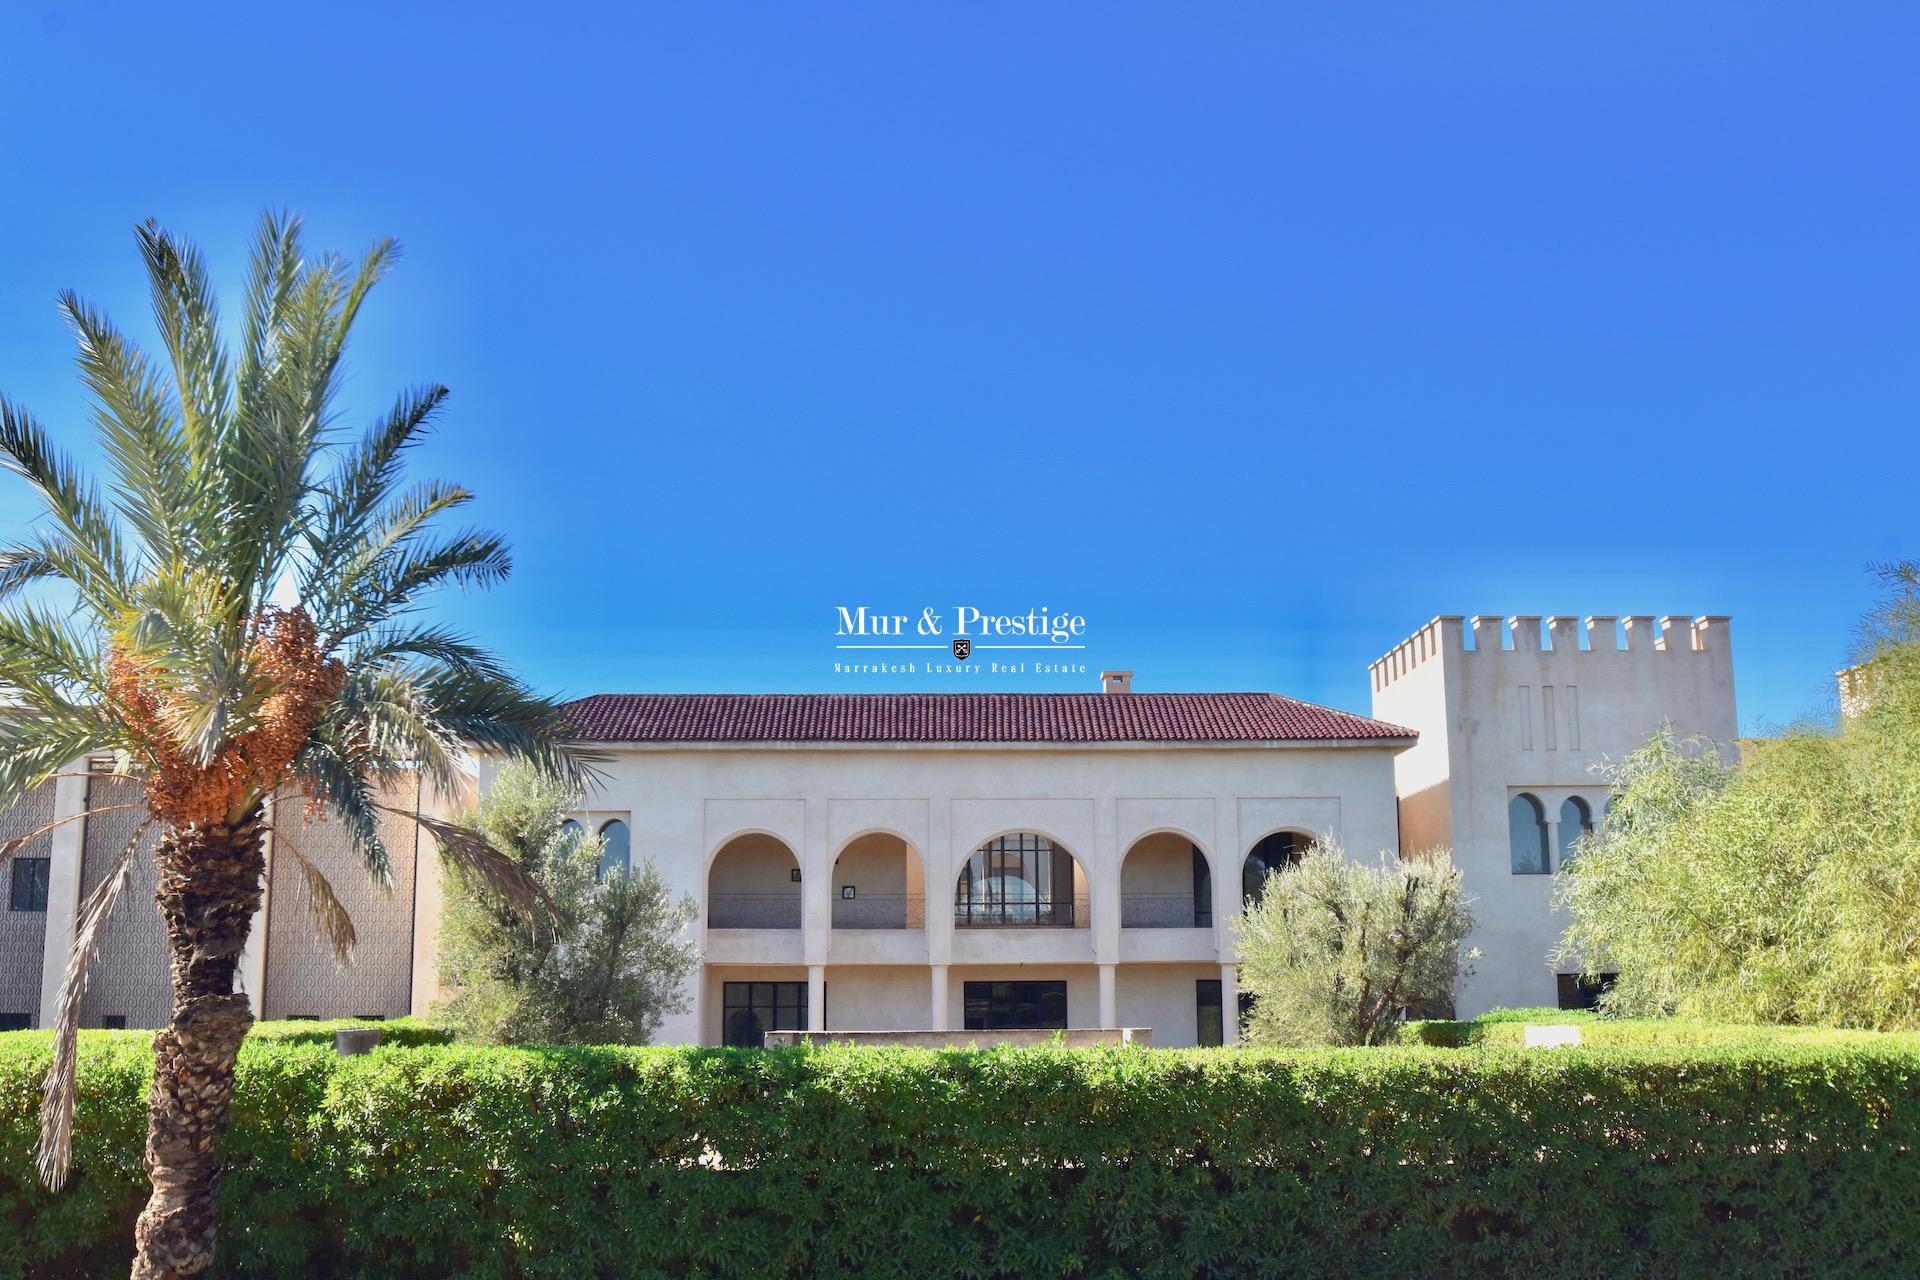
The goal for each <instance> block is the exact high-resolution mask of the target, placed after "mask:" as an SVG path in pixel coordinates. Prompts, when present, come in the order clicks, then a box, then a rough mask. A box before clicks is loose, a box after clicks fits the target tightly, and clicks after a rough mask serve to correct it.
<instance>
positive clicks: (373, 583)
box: [303, 481, 473, 634]
mask: <svg viewBox="0 0 1920 1280" xmlns="http://www.w3.org/2000/svg"><path fill="white" fill-rule="evenodd" d="M472 500H473V495H472V494H471V493H469V492H468V491H467V490H465V489H462V488H460V487H459V486H458V485H449V484H443V483H440V482H438V481H428V482H427V483H425V484H422V485H418V486H416V487H414V488H413V489H411V490H409V491H408V492H406V493H404V494H401V495H400V496H399V497H397V498H395V499H393V500H392V501H390V502H388V503H386V504H385V505H383V506H382V507H381V508H380V509H379V510H378V511H376V512H374V513H371V515H370V516H369V517H367V518H365V519H363V520H362V522H361V527H360V528H359V529H358V530H357V531H355V532H354V534H353V535H352V536H351V538H343V539H342V540H341V541H340V543H339V544H337V545H333V546H328V547H326V548H324V550H325V551H326V553H327V556H328V561H327V563H328V566H329V567H328V569H327V571H326V572H325V573H322V572H321V571H320V568H321V562H320V560H319V558H318V557H317V556H316V558H315V561H314V565H313V567H312V569H310V570H309V572H308V574H307V577H306V589H305V591H304V593H303V598H305V599H308V600H311V601H313V603H314V609H315V611H316V613H317V614H318V615H319V616H320V617H323V618H327V619H331V620H334V622H333V625H331V626H329V627H327V628H326V629H327V630H328V631H329V632H330V633H332V634H351V633H352V632H354V631H357V630H360V629H362V628H364V627H365V626H368V625H371V622H370V621H369V619H370V618H371V617H374V616H384V615H383V614H381V612H380V611H381V608H382V606H383V605H384V604H385V603H386V600H387V595H386V588H387V579H388V578H390V577H391V576H392V575H394V574H395V573H396V572H398V571H399V567H400V565H401V563H402V561H403V560H404V559H405V555H406V552H407V550H408V549H409V548H410V545H411V544H414V543H416V542H418V540H419V538H420V536H421V534H422V532H423V531H424V530H425V528H426V527H427V525H428V524H429V523H430V522H431V521H432V520H433V519H434V518H435V517H436V516H438V515H440V514H442V513H443V512H447V511H451V510H453V509H454V508H456V507H461V506H465V505H466V504H467V503H468V502H471V501H472ZM418 589H419V590H425V589H426V588H424V587H423V588H418Z"/></svg>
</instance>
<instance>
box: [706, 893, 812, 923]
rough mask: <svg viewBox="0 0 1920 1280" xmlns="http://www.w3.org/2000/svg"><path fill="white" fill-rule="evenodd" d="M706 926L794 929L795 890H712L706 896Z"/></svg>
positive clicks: (797, 898) (797, 912)
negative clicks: (730, 891)
mask: <svg viewBox="0 0 1920 1280" xmlns="http://www.w3.org/2000/svg"><path fill="white" fill-rule="evenodd" d="M707 927H708V928H710V929H798V928H799V927H800V895H799V894H798V893H716V894H714V895H713V896H712V897H710V898H708V899H707Z"/></svg>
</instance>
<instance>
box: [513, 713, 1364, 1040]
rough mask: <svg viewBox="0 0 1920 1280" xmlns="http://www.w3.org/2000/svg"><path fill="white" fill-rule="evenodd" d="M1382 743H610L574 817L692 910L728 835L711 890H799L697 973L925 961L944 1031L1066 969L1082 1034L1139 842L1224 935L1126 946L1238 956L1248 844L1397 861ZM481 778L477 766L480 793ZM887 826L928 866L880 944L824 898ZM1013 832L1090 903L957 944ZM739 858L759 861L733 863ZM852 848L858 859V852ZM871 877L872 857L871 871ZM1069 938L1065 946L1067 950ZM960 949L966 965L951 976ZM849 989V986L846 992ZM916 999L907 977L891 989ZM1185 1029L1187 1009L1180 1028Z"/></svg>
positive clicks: (702, 1003)
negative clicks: (907, 917) (1204, 898)
mask: <svg viewBox="0 0 1920 1280" xmlns="http://www.w3.org/2000/svg"><path fill="white" fill-rule="evenodd" d="M1116 696H1119V695H1116ZM1394 749H1395V748H1393V747H1389V746H1381V745H1359V746H1321V745H1280V746H1262V747H1238V746H1235V747H1160V746H1146V747H1143V746H1118V747H1108V748H1073V749H1062V748H1057V747H1046V748H1032V749H1029V748H1021V747H983V748H965V747H959V748H956V747H950V746H944V747H943V746H917V745H905V746H899V747H885V748H845V749H834V748H819V747H811V746H808V747H771V748H764V749H759V750H744V749H739V748H734V747H726V748H707V747H701V746H697V745H696V746H674V747H670V748H657V749H636V748H632V747H621V746H618V745H615V746H613V747H611V748H608V750H609V751H610V755H611V758H610V759H609V760H608V761H607V762H606V764H604V765H603V766H602V770H603V772H604V773H605V774H606V780H605V781H604V782H603V783H602V784H601V785H600V786H599V788H598V789H597V790H596V792H595V793H594V794H593V795H592V796H590V797H588V798H587V799H586V801H585V804H586V805H587V806H589V807H591V808H592V809H594V810H597V811H618V812H623V813H627V814H630V815H631V820H632V828H633V856H634V860H635V862H636V864H638V863H639V862H641V861H644V860H650V861H652V862H653V863H654V865H655V866H656V867H657V868H658V869H659V871H660V873H661V875H662V876H663V877H664V878H665V879H666V880H667V882H668V883H669V885H671V886H672V887H673V889H674V890H675V891H676V892H686V893H691V894H693V895H694V896H695V897H696V898H697V899H700V900H701V901H702V902H705V901H706V899H707V896H708V874H707V870H708V865H709V861H710V860H711V859H712V858H713V857H714V856H715V854H716V853H718V852H719V850H720V849H721V847H722V846H723V845H729V842H730V838H732V837H735V836H740V839H739V840H734V841H731V844H730V847H729V848H728V854H727V862H726V863H725V864H724V866H723V868H720V869H717V870H716V872H715V879H714V882H713V888H714V890H715V891H718V892H754V893H758V892H779V891H782V890H784V891H787V892H796V891H797V892H799V893H800V894H801V897H802V907H803V923H804V928H803V929H801V930H774V929H766V930H744V929H730V930H725V931H721V932H723V933H724V934H725V935H726V936H725V939H724V945H714V944H718V943H720V942H721V940H720V939H709V938H708V936H707V926H706V923H705V919H704V916H703V920H702V923H701V924H700V925H699V926H698V928H697V931H696V941H697V943H698V944H699V945H700V946H701V948H702V950H703V953H706V954H707V955H708V957H709V960H710V962H715V961H720V960H724V961H726V962H728V963H729V964H730V965H733V964H738V965H740V966H743V967H752V966H753V965H754V964H755V963H756V961H760V962H773V961H776V960H777V961H778V962H779V963H781V964H784V965H788V966H789V967H790V968H793V969H796V970H797V972H796V973H795V975H794V977H793V978H792V979H790V980H796V981H797V980H800V979H802V978H804V977H805V976H806V970H805V969H804V968H803V967H800V966H804V965H832V966H833V970H832V971H831V973H838V972H839V971H840V970H841V969H842V968H851V967H852V966H854V965H856V964H861V963H866V964H874V965H880V966H886V967H893V968H903V967H904V968H912V969H914V971H915V972H916V973H917V974H919V977H920V979H925V980H929V981H930V979H929V978H928V974H927V971H926V969H925V968H924V966H926V965H929V964H952V965H953V967H952V970H951V973H950V978H949V982H950V999H949V1003H950V1005H951V1006H952V1008H951V1017H952V1019H953V1022H952V1025H954V1026H958V1025H960V1024H959V1018H960V1000H961V995H960V992H961V990H962V984H963V983H964V982H965V981H966V980H967V979H969V978H979V977H981V976H982V975H983V974H985V973H988V972H1000V973H1004V972H1007V971H1008V970H1009V967H1013V968H1012V972H1014V973H1018V972H1019V971H1020V970H1019V969H1018V968H1017V966H1021V965H1023V964H1025V965H1029V966H1040V965H1044V966H1048V967H1049V968H1051V969H1059V970H1060V971H1061V972H1066V973H1069V974H1071V975H1072V976H1071V977H1070V979H1069V981H1070V983H1072V984H1073V985H1072V986H1071V987H1070V1003H1071V1007H1072V1010H1073V1011H1074V1012H1073V1016H1074V1018H1075V1021H1076V1025H1093V1024H1094V1021H1095V1020H1096V1019H1097V1016H1098V986H1097V978H1096V971H1095V970H1094V968H1093V967H1092V966H1093V964H1094V963H1095V962H1107V963H1115V962H1118V961H1119V960H1120V959H1121V946H1120V926H1119V908H1120V896H1121V883H1120V867H1121V860H1122V858H1123V857H1124V855H1125V854H1126V852H1127V851H1128V850H1129V849H1131V848H1133V847H1134V845H1135V844H1136V843H1138V842H1139V841H1140V840H1141V839H1142V838H1143V837H1149V836H1153V833H1155V832H1164V833H1168V834H1167V836H1165V837H1160V836H1153V839H1154V841H1155V844H1154V846H1152V847H1157V848H1162V849H1163V850H1173V849H1177V850H1178V851H1179V853H1178V856H1177V857H1175V856H1174V855H1172V854H1168V853H1164V852H1163V853H1162V854H1161V855H1160V856H1161V857H1163V858H1164V859H1165V861H1164V862H1163V864H1162V866H1161V868H1160V871H1159V872H1153V873H1151V874H1154V875H1156V876H1157V875H1160V874H1162V873H1164V876H1165V883H1166V884H1167V886H1168V887H1169V891H1170V892H1175V893H1185V892H1191V888H1192V879H1191V877H1192V871H1191V862H1190V860H1189V857H1188V855H1187V854H1186V851H1185V849H1186V844H1187V843H1189V842H1190V843H1196V844H1198V845H1199V846H1200V847H1201V848H1202V850H1203V851H1205V852H1206V853H1207V854H1208V856H1209V860H1210V862H1211V863H1212V865H1213V866H1214V868H1215V875H1214V877H1213V888H1214V894H1215V899H1214V912H1213V917H1214V919H1215V921H1216V922H1217V923H1216V927H1215V929H1214V930H1213V931H1212V932H1211V934H1209V933H1207V932H1206V931H1199V932H1198V936H1199V937H1201V938H1202V939H1205V938H1208V937H1211V941H1212V945H1211V946H1210V947H1206V948H1205V949H1204V950H1203V951H1202V952H1201V953H1200V954H1190V953H1189V952H1188V951H1187V950H1185V949H1184V948H1187V947H1190V946H1191V943H1190V942H1189V941H1188V938H1189V937H1190V936H1193V935H1194V933H1195V931H1191V930H1133V931H1130V932H1131V933H1140V934H1145V933H1156V934H1165V935H1169V940H1168V945H1174V944H1178V946H1179V947H1180V948H1182V949H1181V950H1179V951H1178V952H1177V954H1173V955H1169V954H1167V953H1165V952H1159V953H1156V954H1157V955H1158V956H1159V958H1160V959H1163V960H1164V959H1179V960H1181V961H1184V962H1189V963H1195V964H1209V963H1210V964H1214V965H1217V964H1218V963H1219V961H1220V960H1221V959H1222V958H1223V957H1225V958H1228V959H1230V958H1231V955H1232V951H1231V946H1232V943H1231V938H1230V936H1229V934H1228V932H1227V929H1226V926H1225V921H1227V920H1228V919H1230V918H1231V917H1232V916H1233V915H1234V914H1235V913H1236V912H1237V910H1238V908H1239V901H1238V898H1239V875H1238V869H1239V865H1240V862H1241V860H1242V859H1243V858H1244V857H1245V854H1246V850H1247V848H1249V847H1250V846H1251V844H1252V843H1253V842H1254V841H1255V840H1257V839H1258V838H1259V837H1260V836H1261V835H1264V834H1266V833H1267V832H1268V831H1270V830H1275V829H1281V828H1289V829H1296V830H1302V831H1309V832H1313V833H1315V834H1319V835H1328V834H1331V835H1336V836H1338V837H1339V838H1340V839H1341V840H1342V842H1343V843H1344V844H1345V845H1346V847H1347V848H1348V849H1349V850H1351V851H1352V852H1353V853H1355V854H1356V855H1357V856H1362V857H1371V856H1373V855H1374V854H1375V853H1376V852H1377V851H1379V850H1381V849H1389V848H1393V847H1394V845H1395V843H1396V833H1397V828H1396V822H1395V813H1394V802H1393V766H1392V759H1391V757H1392V754H1393V751H1394ZM490 774H491V769H490V767H489V766H488V765H486V764H485V763H483V766H482V779H481V783H482V786H484V785H486V783H487V781H488V780H489V779H490ZM882 831H883V832H889V833H892V834H894V835H896V836H898V837H899V838H901V839H903V840H905V841H906V842H907V843H908V844H910V845H911V846H912V848H913V849H914V850H916V851H917V852H918V853H919V854H920V857H921V860H922V861H923V862H924V865H925V868H926V870H925V875H924V881H923V889H922V892H924V895H925V899H926V904H927V908H926V914H925V921H926V924H925V928H924V929H908V930H897V931H891V932H892V933H893V934H894V935H895V936H890V937H888V936H881V935H884V934H887V933H889V932H890V931H887V930H871V931H850V930H838V931H836V930H834V929H832V927H831V921H832V904H833V900H834V896H835V895H836V894H837V893H838V886H839V884H840V882H841V878H842V877H841V876H839V875H838V874H837V873H836V871H835V867H834V863H835V859H836V856H837V855H839V854H840V853H841V851H843V850H847V851H848V852H853V845H854V842H855V841H856V840H857V838H859V837H861V836H863V835H864V834H865V833H868V832H882ZM1014 831H1034V832H1038V833H1040V834H1042V835H1045V836H1048V837H1050V838H1051V839H1053V840H1054V841H1056V842H1057V843H1059V844H1061V845H1064V846H1065V847H1066V848H1067V849H1068V850H1069V851H1070V852H1071V853H1072V854H1073V856H1074V858H1075V860H1076V863H1077V864H1078V867H1079V871H1080V875H1081V876H1082V877H1083V881H1082V884H1081V885H1080V886H1078V888H1079V891H1080V892H1082V893H1084V894H1085V896H1086V897H1087V898H1088V900H1089V902H1088V906H1089V911H1088V913H1087V924H1088V927H1087V928H1084V929H1075V930H1060V929H1045V928H1027V929H1021V928H1006V929H991V930H977V929H976V930H965V931H960V932H962V933H964V934H965V935H966V936H965V937H964V938H957V937H956V930H955V929H954V927H953V923H952V914H951V904H952V901H953V886H954V882H955V880H956V878H957V877H958V875H959V871H960V867H961V866H962V864H963V863H964V862H965V860H966V858H967V857H968V856H969V855H970V854H971V853H972V852H973V850H974V849H976V848H978V847H979V846H980V845H981V844H982V843H984V842H985V841H986V840H988V839H991V838H993V837H995V836H998V835H1002V834H1006V833H1008V832H1014ZM741 833H753V834H752V835H742V834H741ZM776 842H777V843H776ZM743 848H744V849H746V850H750V851H753V852H751V854H750V855H743V856H744V860H743V861H740V862H736V861H735V860H734V859H735V855H736V853H737V852H738V851H740V850H742V849H743ZM785 849H791V850H793V852H794V854H795V855H797V856H798V859H799V863H800V866H801V868H802V871H803V877H802V883H801V884H799V885H794V884H792V883H791V881H790V880H789V879H788V878H787V872H788V869H789V868H790V866H791V865H792V864H791V863H788V862H786V861H785V857H784V850H785ZM860 852H861V857H862V858H864V857H865V856H866V854H865V849H864V846H862V848H861V851H860ZM1176 864H1177V865H1176ZM855 865H861V864H859V863H856V864H855ZM1143 865H1146V864H1143ZM1222 868H1231V869H1232V872H1231V874H1222V872H1221V869H1222ZM879 869H880V868H879V866H878V864H877V863H876V864H874V866H873V867H872V870H875V871H878V870H879ZM721 870H724V872H725V874H724V877H722V875H721ZM863 874H864V873H863ZM888 882H889V883H897V881H891V880H889V881H888ZM1157 882H1158V881H1156V883H1157ZM796 934H797V935H798V937H795V935H796ZM1067 934H1072V935H1076V936H1074V937H1071V938H1069V937H1063V936H1062V935H1067ZM1172 935H1179V936H1178V937H1172ZM962 943H964V944H965V945H964V946H962V945H961V944H962ZM961 951H964V952H966V954H967V958H968V959H969V960H970V961H971V963H969V964H961V963H955V962H956V961H958V960H960V959H961V957H960V955H958V954H957V953H958V952H961ZM829 981H830V983H832V984H833V985H834V987H835V989H836V990H837V991H845V990H848V989H850V988H849V987H848V986H847V981H848V980H847V979H846V978H834V977H832V976H831V974H830V977H829ZM857 981H858V980H856V986H855V987H854V988H852V989H858V986H857ZM874 981H876V982H878V983H879V984H880V987H879V988H876V989H884V990H894V989H895V988H894V987H892V986H890V985H889V984H891V983H894V982H896V981H901V982H905V980H904V979H898V978H897V976H896V977H893V978H887V979H878V980H874ZM919 986H920V983H919V981H917V980H916V981H914V982H906V983H905V986H902V987H899V988H898V990H900V991H901V992H905V991H907V990H908V989H910V988H916V987H919ZM921 989H922V990H925V989H926V988H921ZM689 993H690V996H691V998H692V1000H693V1002H694V1004H695V1006H696V1007H695V1009H694V1010H692V1011H690V1012H689V1013H687V1014H685V1015H681V1016H677V1017H674V1018H672V1019H670V1020H669V1021H668V1023H667V1024H666V1025H665V1026H664V1027H663V1028H662V1033H661V1038H662V1040H664V1041H667V1042H698V1041H705V1042H708V1043H712V1042H714V1041H715V1040H716V1039H717V1037H718V1025H719V1016H718V1013H717V1012H715V1008H716V1006H717V1002H718V999H719V996H718V988H717V987H715V986H714V985H713V979H712V977H711V975H709V976H708V977H707V978H705V979H694V980H691V981H690V983H689ZM894 998H895V997H893V996H888V997H886V999H887V1000H888V1001H892V1000H893V999H894ZM899 998H900V999H901V1000H907V997H906V996H905V995H901V996H900V997H899ZM914 1002H918V1003H917V1004H914ZM927 1002H928V997H927V996H923V995H921V994H918V993H917V992H916V993H915V994H914V995H913V996H912V999H911V1000H907V1003H905V1004H901V1005H899V1006H898V1007H899V1008H900V1009H901V1010H902V1012H903V1013H904V1012H905V1010H906V1009H907V1008H908V1006H909V1005H913V1006H914V1007H920V1006H924V1005H926V1004H927ZM827 1003H828V1007H829V1009H830V1010H832V1011H839V1010H841V1009H842V1008H844V1006H843V1004H842V1000H841V998H840V997H838V996H830V997H829V999H828V1002H827ZM886 1007H888V1008H892V1007H894V1006H893V1005H892V1004H888V1005H887V1006H886ZM925 1016H926V1015H925V1014H923V1015H922V1019H924V1018H925ZM1191 1016H1192V1015H1191V1011H1190V1010H1189V1011H1188V1013H1187V1014H1186V1017H1187V1018H1188V1019H1190V1018H1191ZM1082 1019H1084V1021H1082ZM863 1020H868V1021H871V1019H863ZM913 1025H923V1023H921V1022H916V1023H915V1024H913ZM1160 1042H1161V1043H1165V1042H1164V1041H1160Z"/></svg>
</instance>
